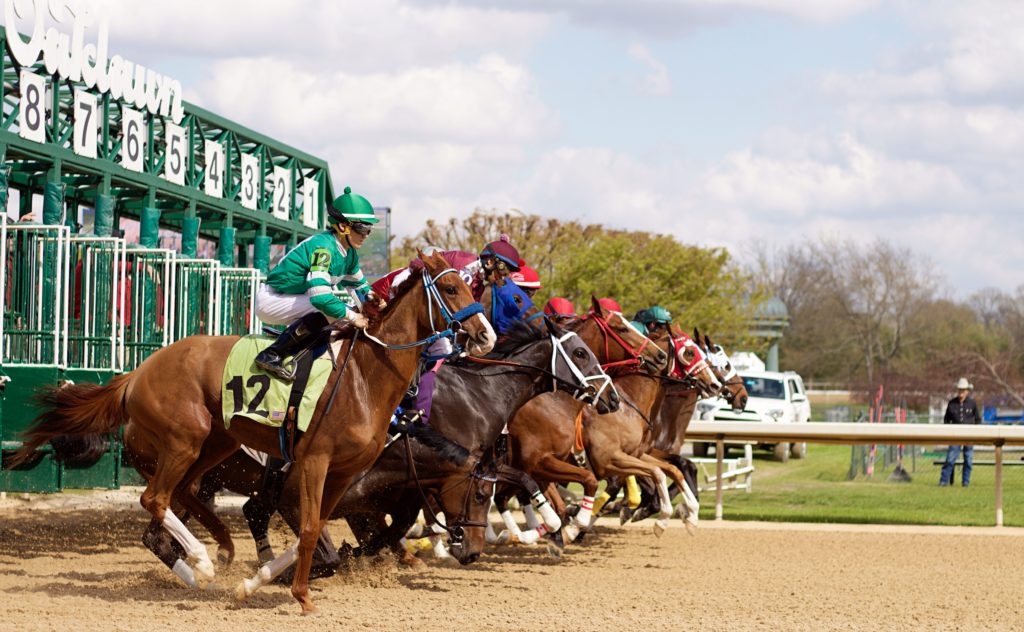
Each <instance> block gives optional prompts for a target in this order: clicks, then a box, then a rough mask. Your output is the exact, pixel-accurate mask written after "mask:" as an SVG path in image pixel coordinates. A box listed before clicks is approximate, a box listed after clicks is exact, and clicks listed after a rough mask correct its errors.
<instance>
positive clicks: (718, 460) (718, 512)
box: [715, 436, 725, 520]
mask: <svg viewBox="0 0 1024 632" xmlns="http://www.w3.org/2000/svg"><path fill="white" fill-rule="evenodd" d="M724 452H725V441H724V440H723V439H722V437H721V436H719V437H718V439H717V440H716V441H715V520H721V519H722V456H723V454H724Z"/></svg>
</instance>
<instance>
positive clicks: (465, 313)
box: [451, 302, 484, 323]
mask: <svg viewBox="0 0 1024 632" xmlns="http://www.w3.org/2000/svg"><path fill="white" fill-rule="evenodd" d="M483 313H484V306H483V305H481V304H480V303H479V302H477V303H470V304H469V305H466V306H465V307H463V308H462V309H460V310H459V311H457V312H455V313H454V314H452V316H451V320H457V321H459V322H460V323H461V322H462V321H464V320H466V319H467V318H472V317H473V316H476V315H477V314H483Z"/></svg>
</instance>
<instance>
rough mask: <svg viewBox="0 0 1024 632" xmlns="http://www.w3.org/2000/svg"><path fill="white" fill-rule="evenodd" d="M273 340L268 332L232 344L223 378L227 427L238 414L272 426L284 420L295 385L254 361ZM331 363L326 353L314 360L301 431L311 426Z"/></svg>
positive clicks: (299, 419)
mask: <svg viewBox="0 0 1024 632" xmlns="http://www.w3.org/2000/svg"><path fill="white" fill-rule="evenodd" d="M273 341H274V339H273V338H269V337H267V336H258V335H253V336H245V337H243V338H242V339H240V340H239V341H238V342H236V343H235V346H233V347H232V348H231V353H229V354H228V361H227V363H226V364H225V365H224V376H223V377H222V378H221V407H222V412H223V414H224V427H225V428H229V427H231V418H232V417H235V416H240V417H246V418H248V419H252V420H253V421H256V422H258V423H261V424H263V425H265V426H271V427H273V428H280V427H281V424H282V423H284V420H285V416H286V414H287V411H288V399H289V397H290V396H291V392H292V385H291V384H290V383H287V382H283V381H281V380H278V379H275V378H273V377H271V376H270V375H268V374H267V373H264V372H263V371H262V370H261V369H259V368H258V367H257V366H256V364H255V363H254V362H253V360H254V359H255V358H256V355H257V354H258V353H259V352H260V351H262V350H263V349H265V348H267V347H269V346H270V344H271V343H272V342H273ZM332 367H333V365H332V363H331V360H330V358H328V357H326V356H325V357H322V358H317V359H316V360H314V361H313V367H312V368H311V369H310V371H309V381H308V382H307V383H306V389H305V391H303V393H302V401H301V403H300V404H299V410H298V414H297V420H296V421H297V422H298V423H297V427H298V429H299V430H300V431H302V432H305V431H306V430H307V429H308V428H309V422H310V419H312V417H313V410H314V409H315V408H316V403H317V401H319V400H320V395H321V394H322V393H323V391H324V387H325V386H326V385H327V378H329V377H330V375H331V368H332Z"/></svg>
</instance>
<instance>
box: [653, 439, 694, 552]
mask: <svg viewBox="0 0 1024 632" xmlns="http://www.w3.org/2000/svg"><path fill="white" fill-rule="evenodd" d="M640 458H641V459H643V460H644V461H645V462H647V463H650V464H652V465H654V466H655V467H657V468H658V471H660V472H661V473H662V475H663V476H664V475H665V474H668V475H669V476H670V477H672V480H673V481H675V483H676V485H678V486H679V489H681V490H683V506H684V507H685V509H684V512H683V521H684V523H685V524H686V530H687V532H688V533H689V534H690V535H693V534H694V533H695V532H696V529H697V521H698V515H697V512H698V511H699V510H700V503H698V502H697V499H696V498H695V497H694V495H693V492H692V491H691V490H690V486H689V484H687V482H686V479H685V478H683V473H682V472H680V471H679V468H677V467H676V466H674V465H672V464H671V463H666V462H665V461H662V460H661V459H657V458H655V457H653V456H651V455H649V454H644V455H641V457H640ZM662 492H663V493H662ZM659 493H660V494H661V496H662V500H661V502H662V507H661V514H660V515H662V516H664V515H665V513H666V512H668V515H669V516H671V515H672V499H671V497H670V496H669V495H668V485H665V488H664V490H661V489H659ZM666 498H667V499H668V504H667V505H666V504H665V500H666Z"/></svg>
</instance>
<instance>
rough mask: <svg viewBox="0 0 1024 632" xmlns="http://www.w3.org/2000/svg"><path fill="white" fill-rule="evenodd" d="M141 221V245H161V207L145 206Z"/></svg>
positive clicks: (154, 246)
mask: <svg viewBox="0 0 1024 632" xmlns="http://www.w3.org/2000/svg"><path fill="white" fill-rule="evenodd" d="M141 220H142V221H140V222H139V224H140V226H139V245H141V246H142V247H143V248H159V247H160V209H158V208H152V207H149V206H145V207H143V208H142V217H141Z"/></svg>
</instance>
